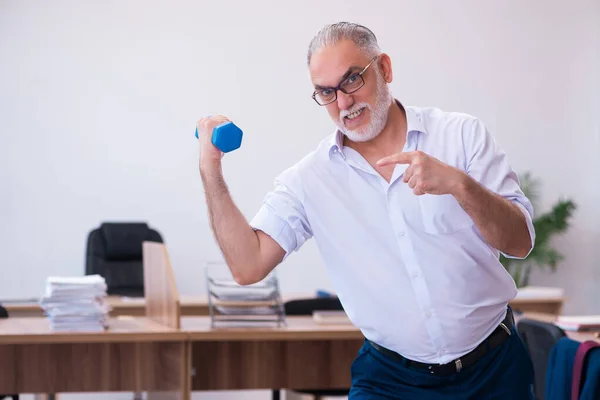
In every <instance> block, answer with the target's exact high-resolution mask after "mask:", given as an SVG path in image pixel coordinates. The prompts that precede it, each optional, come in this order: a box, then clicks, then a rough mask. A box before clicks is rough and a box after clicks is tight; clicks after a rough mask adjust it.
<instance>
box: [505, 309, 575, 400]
mask: <svg viewBox="0 0 600 400" xmlns="http://www.w3.org/2000/svg"><path fill="white" fill-rule="evenodd" d="M517 332H518V334H519V336H520V337H521V340H522V341H523V344H524V345H525V348H526V349H527V351H528V352H529V356H530V357H531V360H532V362H533V371H534V375H535V380H534V394H535V398H536V399H538V400H543V399H545V398H546V368H547V366H548V359H549V358H550V353H551V351H552V348H553V347H554V346H555V345H556V343H558V341H559V340H560V339H561V338H562V337H564V336H566V334H565V332H564V331H563V330H562V329H561V328H559V327H558V326H556V325H554V324H551V323H547V322H542V321H535V320H532V319H527V318H523V319H521V320H519V321H518V322H517Z"/></svg>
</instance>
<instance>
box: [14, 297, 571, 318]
mask: <svg viewBox="0 0 600 400" xmlns="http://www.w3.org/2000/svg"><path fill="white" fill-rule="evenodd" d="M311 296H313V295H312V294H310V293H306V294H305V295H302V294H293V295H287V296H284V297H285V298H284V300H291V299H295V298H306V297H311ZM179 298H180V300H179V302H180V306H181V315H182V316H204V315H208V301H207V299H206V296H203V295H198V296H184V295H181V296H179ZM564 300H565V299H564V298H563V297H548V298H527V299H519V298H517V299H514V300H512V301H511V302H510V305H511V306H512V307H513V308H514V309H515V310H520V311H522V312H538V313H546V314H554V315H560V314H561V313H562V308H563V303H564ZM108 304H110V306H111V307H112V311H111V316H113V317H117V316H120V315H131V316H138V317H141V316H145V312H146V301H145V299H144V298H121V297H120V296H109V297H108ZM3 306H4V307H5V308H6V310H7V311H8V313H9V314H10V316H11V317H41V316H43V313H42V309H41V308H40V306H39V304H38V303H37V302H32V301H24V302H10V303H5V304H3Z"/></svg>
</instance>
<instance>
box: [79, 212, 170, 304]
mask: <svg viewBox="0 0 600 400" xmlns="http://www.w3.org/2000/svg"><path fill="white" fill-rule="evenodd" d="M144 241H150V242H158V243H162V242H163V239H162V237H161V235H160V233H158V232H157V231H156V230H154V229H150V228H149V227H148V225H147V224H146V223H143V222H140V223H132V222H129V223H124V222H123V223H121V222H111V223H103V224H101V225H100V227H99V228H96V229H93V230H92V231H91V232H90V233H89V235H88V240H87V250H86V263H85V273H86V275H93V274H98V275H101V276H102V277H104V279H105V280H106V285H107V294H109V295H121V296H134V297H137V296H143V295H144V267H143V254H142V253H143V252H142V243H143V242H144Z"/></svg>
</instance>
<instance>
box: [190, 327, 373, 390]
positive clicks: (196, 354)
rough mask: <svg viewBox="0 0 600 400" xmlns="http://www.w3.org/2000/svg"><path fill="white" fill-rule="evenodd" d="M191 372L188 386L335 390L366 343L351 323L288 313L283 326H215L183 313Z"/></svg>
mask: <svg viewBox="0 0 600 400" xmlns="http://www.w3.org/2000/svg"><path fill="white" fill-rule="evenodd" d="M181 324H182V329H183V330H185V331H186V332H187V333H188V336H189V340H190V349H191V350H190V351H191V360H190V361H191V370H192V371H193V376H192V382H191V389H192V391H196V390H242V389H274V388H275V389H276V388H283V389H315V388H321V389H326V388H330V389H339V388H348V387H350V384H351V377H350V366H351V364H352V362H353V361H354V359H355V358H356V355H357V353H358V350H359V349H360V347H361V346H362V345H363V343H364V337H363V335H362V334H361V332H360V331H359V330H358V329H357V328H355V327H354V326H352V325H318V324H316V323H314V322H313V320H312V317H287V326H286V327H279V328H277V327H265V328H262V327H252V328H223V329H221V328H216V329H212V328H211V327H210V320H209V318H208V317H184V318H182V319H181Z"/></svg>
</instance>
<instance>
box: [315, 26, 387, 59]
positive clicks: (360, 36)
mask: <svg viewBox="0 0 600 400" xmlns="http://www.w3.org/2000/svg"><path fill="white" fill-rule="evenodd" d="M341 40H352V41H353V42H354V44H356V46H357V47H358V48H359V49H361V50H362V51H363V52H364V53H365V54H366V55H367V57H369V58H370V57H375V56H376V55H378V54H380V53H381V50H380V48H379V44H378V43H377V37H376V36H375V34H374V33H373V32H372V31H371V30H370V29H369V28H367V27H365V26H363V25H359V24H356V23H352V22H338V23H335V24H330V25H326V26H325V27H324V28H323V29H321V30H320V31H319V32H318V33H317V34H316V35H315V37H314V38H313V39H312V40H311V41H310V44H309V46H308V54H307V57H306V62H307V64H309V65H310V60H311V58H312V56H313V54H314V53H315V52H316V51H318V50H320V49H322V48H323V47H327V46H331V45H335V44H336V43H338V42H339V41H341Z"/></svg>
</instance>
